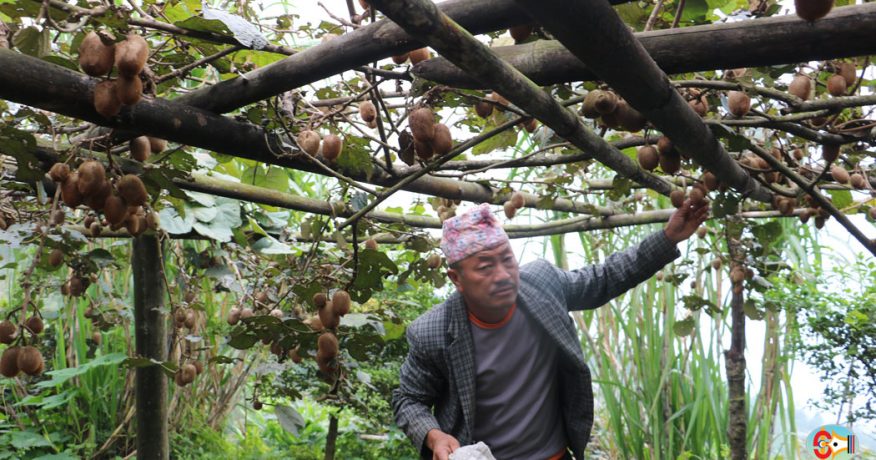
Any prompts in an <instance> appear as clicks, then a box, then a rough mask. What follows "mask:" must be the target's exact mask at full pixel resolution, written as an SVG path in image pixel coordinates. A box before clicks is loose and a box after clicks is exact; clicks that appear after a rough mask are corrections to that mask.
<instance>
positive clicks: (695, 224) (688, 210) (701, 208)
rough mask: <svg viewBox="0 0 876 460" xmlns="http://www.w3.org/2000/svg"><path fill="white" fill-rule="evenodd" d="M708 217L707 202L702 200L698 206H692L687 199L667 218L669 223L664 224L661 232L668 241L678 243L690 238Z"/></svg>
mask: <svg viewBox="0 0 876 460" xmlns="http://www.w3.org/2000/svg"><path fill="white" fill-rule="evenodd" d="M708 217H709V202H708V201H706V200H703V201H701V202H699V203H698V204H693V203H691V201H690V199H687V200H684V203H682V205H681V207H680V208H678V209H677V210H676V211H675V212H674V213H672V215H671V216H669V223H667V224H666V228H664V229H663V231H664V233H666V238H669V241H672V242H673V243H680V242H682V241H684V240H686V239H688V238H690V236H691V235H693V234H694V232H696V231H697V228H699V226H700V225H702V223H703V222H705V221H706V219H707V218H708Z"/></svg>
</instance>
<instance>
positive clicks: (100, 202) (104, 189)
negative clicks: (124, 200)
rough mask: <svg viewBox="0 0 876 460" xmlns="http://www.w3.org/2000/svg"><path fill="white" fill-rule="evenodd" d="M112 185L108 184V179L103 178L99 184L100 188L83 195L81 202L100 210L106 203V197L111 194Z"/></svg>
mask: <svg viewBox="0 0 876 460" xmlns="http://www.w3.org/2000/svg"><path fill="white" fill-rule="evenodd" d="M112 192H113V186H112V185H111V184H110V182H109V181H108V180H104V181H103V182H102V183H101V184H100V188H98V189H97V190H96V191H95V192H94V193H92V194H91V195H85V196H84V197H83V199H82V201H83V203H85V205H86V206H88V207H89V208H91V209H93V210H95V211H102V210H103V206H104V204H105V203H106V198H107V197H108V196H110V195H112Z"/></svg>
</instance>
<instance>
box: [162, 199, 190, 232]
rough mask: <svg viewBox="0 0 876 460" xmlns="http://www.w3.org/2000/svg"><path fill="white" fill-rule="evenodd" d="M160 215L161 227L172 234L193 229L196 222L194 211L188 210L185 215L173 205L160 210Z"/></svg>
mask: <svg viewBox="0 0 876 460" xmlns="http://www.w3.org/2000/svg"><path fill="white" fill-rule="evenodd" d="M158 216H159V217H160V218H161V228H162V229H163V230H164V231H166V232H167V233H170V234H171V235H181V234H184V233H188V232H190V231H192V224H194V223H195V216H194V213H192V212H187V213H186V215H185V216H184V217H183V216H180V215H179V213H177V212H176V209H175V208H174V207H173V206H166V207H164V208H162V209H161V211H158Z"/></svg>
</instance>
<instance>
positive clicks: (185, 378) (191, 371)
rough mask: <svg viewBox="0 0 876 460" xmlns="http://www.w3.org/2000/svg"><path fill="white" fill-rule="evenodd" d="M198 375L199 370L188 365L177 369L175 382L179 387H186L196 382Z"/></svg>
mask: <svg viewBox="0 0 876 460" xmlns="http://www.w3.org/2000/svg"><path fill="white" fill-rule="evenodd" d="M197 375H198V369H197V368H196V367H195V365H194V364H191V363H187V364H184V365H182V366H180V368H179V369H177V371H176V374H174V376H173V380H174V382H176V384H177V385H179V386H181V387H184V386H186V385H188V384H190V383H192V382H194V381H195V377H196V376H197Z"/></svg>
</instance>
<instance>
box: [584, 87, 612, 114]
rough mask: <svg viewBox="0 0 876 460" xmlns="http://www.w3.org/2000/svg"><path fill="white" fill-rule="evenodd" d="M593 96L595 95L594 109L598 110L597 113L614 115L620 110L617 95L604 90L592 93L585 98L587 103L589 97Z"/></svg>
mask: <svg viewBox="0 0 876 460" xmlns="http://www.w3.org/2000/svg"><path fill="white" fill-rule="evenodd" d="M591 94H593V96H592V98H593V108H594V109H596V111H597V112H599V113H600V114H602V115H605V114H607V113H614V111H615V110H617V109H618V104H619V101H618V98H617V95H616V94H614V93H613V92H611V91H602V90H595V91H591V92H589V93H587V96H585V98H584V101H585V103H586V101H587V97H588V96H590V95H591Z"/></svg>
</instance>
